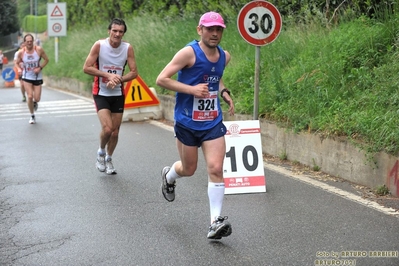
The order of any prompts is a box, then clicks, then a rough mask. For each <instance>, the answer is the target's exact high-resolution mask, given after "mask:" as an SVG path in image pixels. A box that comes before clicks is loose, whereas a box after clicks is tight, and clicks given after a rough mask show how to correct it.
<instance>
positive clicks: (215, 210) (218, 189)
mask: <svg viewBox="0 0 399 266" xmlns="http://www.w3.org/2000/svg"><path fill="white" fill-rule="evenodd" d="M208 198H209V207H210V210H211V223H212V222H213V221H214V220H215V217H217V216H219V215H220V214H221V213H222V206H223V198H224V183H212V182H208Z"/></svg>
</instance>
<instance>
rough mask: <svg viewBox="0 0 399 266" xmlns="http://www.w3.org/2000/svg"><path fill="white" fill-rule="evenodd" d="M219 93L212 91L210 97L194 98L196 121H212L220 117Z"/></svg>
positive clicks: (194, 118) (193, 114)
mask: <svg viewBox="0 0 399 266" xmlns="http://www.w3.org/2000/svg"><path fill="white" fill-rule="evenodd" d="M218 115H219V113H218V92H217V91H210V92H209V97H207V98H198V97H195V96H194V100H193V113H192V117H193V120H194V121H212V120H215V119H216V118H217V117H218Z"/></svg>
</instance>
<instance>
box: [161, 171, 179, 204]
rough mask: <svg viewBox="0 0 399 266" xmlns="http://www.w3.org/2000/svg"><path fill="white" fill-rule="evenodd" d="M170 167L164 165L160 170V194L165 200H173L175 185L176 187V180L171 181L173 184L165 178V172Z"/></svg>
mask: <svg viewBox="0 0 399 266" xmlns="http://www.w3.org/2000/svg"><path fill="white" fill-rule="evenodd" d="M169 170H170V167H169V166H165V167H164V168H163V169H162V172H161V178H162V185H161V189H162V194H163V196H164V197H165V199H166V200H167V201H174V200H175V187H176V182H173V184H169V183H168V181H167V180H166V174H167V173H168V172H169Z"/></svg>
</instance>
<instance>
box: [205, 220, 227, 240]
mask: <svg viewBox="0 0 399 266" xmlns="http://www.w3.org/2000/svg"><path fill="white" fill-rule="evenodd" d="M227 218H228V217H227V216H224V217H222V216H218V217H216V219H215V221H214V222H213V223H212V224H211V226H209V231H208V236H207V237H208V239H221V238H222V237H227V236H229V235H231V232H232V228H231V224H230V223H229V222H227V221H226V220H227Z"/></svg>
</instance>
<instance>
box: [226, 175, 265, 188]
mask: <svg viewBox="0 0 399 266" xmlns="http://www.w3.org/2000/svg"><path fill="white" fill-rule="evenodd" d="M224 185H225V187H226V188H233V187H258V186H264V185H266V180H265V176H251V177H225V178H224Z"/></svg>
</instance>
